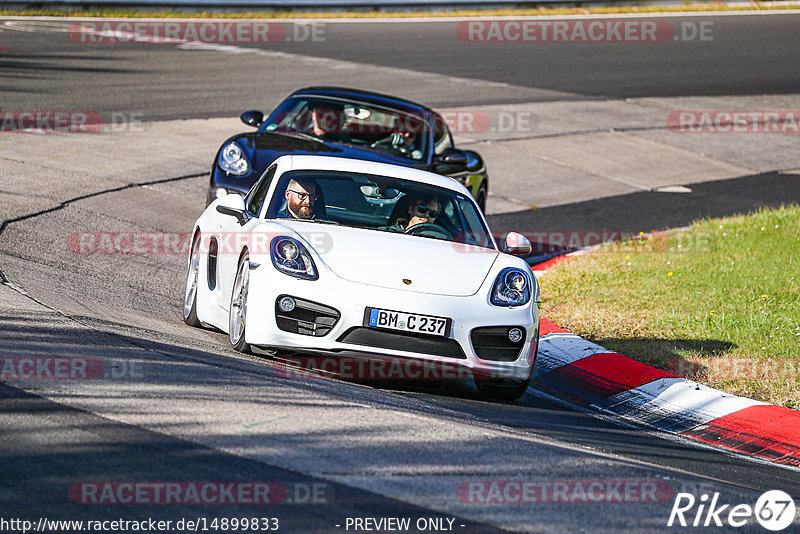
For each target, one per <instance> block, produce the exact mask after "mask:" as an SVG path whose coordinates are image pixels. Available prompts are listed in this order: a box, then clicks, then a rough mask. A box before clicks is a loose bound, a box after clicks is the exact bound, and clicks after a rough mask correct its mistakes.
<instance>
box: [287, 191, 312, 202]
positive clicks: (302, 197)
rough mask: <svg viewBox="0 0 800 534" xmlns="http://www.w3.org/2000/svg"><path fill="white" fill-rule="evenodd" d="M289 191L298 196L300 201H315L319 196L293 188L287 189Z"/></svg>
mask: <svg viewBox="0 0 800 534" xmlns="http://www.w3.org/2000/svg"><path fill="white" fill-rule="evenodd" d="M289 192H290V193H294V194H295V195H297V196H298V197H300V202H305V201H306V199H307V198H308V199H310V200H311V202H316V201H317V199H318V198H319V197H317V195H311V194H309V193H301V192H300V191H295V190H294V189H289Z"/></svg>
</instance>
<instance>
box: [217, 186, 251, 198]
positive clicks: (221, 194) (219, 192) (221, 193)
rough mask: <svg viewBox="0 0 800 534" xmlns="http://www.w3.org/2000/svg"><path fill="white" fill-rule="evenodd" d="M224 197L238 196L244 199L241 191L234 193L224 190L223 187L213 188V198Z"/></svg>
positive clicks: (231, 190)
mask: <svg viewBox="0 0 800 534" xmlns="http://www.w3.org/2000/svg"><path fill="white" fill-rule="evenodd" d="M225 195H239V196H240V197H244V193H242V192H241V191H235V190H233V189H225V188H224V187H215V188H214V198H222V197H224V196H225Z"/></svg>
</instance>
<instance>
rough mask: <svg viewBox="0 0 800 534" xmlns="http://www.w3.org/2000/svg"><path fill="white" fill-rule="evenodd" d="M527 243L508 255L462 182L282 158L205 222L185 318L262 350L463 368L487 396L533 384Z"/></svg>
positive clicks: (197, 235)
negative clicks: (244, 195) (389, 359)
mask: <svg viewBox="0 0 800 534" xmlns="http://www.w3.org/2000/svg"><path fill="white" fill-rule="evenodd" d="M528 252H530V243H529V242H528V241H527V239H525V237H523V236H522V235H520V234H517V233H514V232H512V233H510V234H509V235H508V236H507V237H506V239H505V244H504V247H503V250H502V251H501V250H500V249H499V248H498V246H497V244H496V243H495V240H494V237H493V236H492V234H491V233H490V232H489V229H488V226H487V224H486V220H485V219H484V217H483V214H482V213H481V210H480V209H479V208H478V206H477V205H476V204H475V201H474V199H473V198H472V196H471V195H470V193H469V191H468V190H467V189H466V188H465V187H464V186H463V185H461V184H460V183H458V182H457V181H455V180H453V179H451V178H448V177H444V176H440V175H437V174H433V173H429V172H426V171H421V170H416V169H410V168H406V167H399V166H394V165H387V164H383V163H373V162H368V161H362V160H352V159H345V158H332V157H323V156H282V157H280V158H278V159H277V160H275V162H274V163H273V164H272V165H271V166H270V167H269V169H267V171H266V172H265V173H264V174H263V176H262V177H261V178H260V179H259V180H258V181H257V182H256V183H255V185H253V188H252V189H251V190H250V192H249V193H248V195H247V196H246V197H245V198H242V197H241V196H239V195H227V196H224V197H221V198H219V199H217V200H215V201H214V202H213V203H212V204H211V205H209V206H208V208H206V210H205V212H203V214H202V215H201V216H200V218H199V219H198V220H197V223H196V224H195V228H194V237H193V241H192V249H191V255H190V258H189V272H188V276H187V280H186V292H185V298H184V311H183V316H184V321H185V322H186V323H187V324H189V325H192V326H201V325H204V326H212V327H216V328H218V329H220V330H222V331H224V332H227V333H228V334H229V335H230V341H231V344H232V345H233V347H234V348H235V349H237V350H239V351H249V350H250V349H251V347H252V346H257V347H260V348H265V349H269V350H277V351H284V350H287V351H292V352H294V353H302V354H313V355H316V356H325V357H343V356H346V357H355V358H366V359H370V358H384V359H385V358H387V357H388V358H391V359H393V360H394V359H396V360H399V361H404V362H405V361H410V360H413V361H417V362H420V361H421V362H424V363H426V364H427V363H428V362H436V363H437V364H448V365H454V364H457V366H458V368H459V369H467V370H468V371H470V372H471V374H472V375H473V376H474V377H475V382H476V385H477V387H478V389H479V390H480V391H481V392H482V393H483V394H484V395H486V396H490V397H496V398H504V399H515V398H517V397H519V396H521V395H522V394H523V393H524V392H525V390H526V389H527V387H528V384H529V382H530V378H531V373H532V369H533V366H534V363H535V360H536V350H537V346H538V339H539V286H538V284H537V282H536V279H535V278H534V276H533V274H532V272H531V270H530V267H529V266H528V264H527V263H526V262H525V261H524V260H522V259H521V258H519V257H515V256H514V255H512V254H517V255H519V254H527V253H528Z"/></svg>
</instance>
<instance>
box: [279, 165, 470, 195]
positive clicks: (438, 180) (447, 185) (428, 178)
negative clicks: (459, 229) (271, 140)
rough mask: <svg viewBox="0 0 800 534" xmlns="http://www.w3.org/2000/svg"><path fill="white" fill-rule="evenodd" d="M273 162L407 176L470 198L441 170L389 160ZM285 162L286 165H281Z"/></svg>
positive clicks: (295, 167)
mask: <svg viewBox="0 0 800 534" xmlns="http://www.w3.org/2000/svg"><path fill="white" fill-rule="evenodd" d="M287 160H288V161H287ZM275 163H277V164H278V166H279V167H282V168H283V170H284V171H286V170H292V171H296V170H319V171H342V172H359V173H363V174H372V175H376V176H386V177H389V178H399V179H401V180H410V181H413V182H419V183H423V184H428V185H433V186H436V187H441V188H444V189H449V190H451V191H457V192H459V193H464V194H465V195H466V196H467V197H470V198H471V196H470V194H469V191H468V190H467V189H466V188H465V187H464V186H463V185H461V183H460V182H458V181H457V180H454V179H452V178H449V177H447V176H442V175H440V174H435V173H432V172H428V171H423V170H419V169H414V168H410V167H403V166H400V165H391V164H389V163H377V162H374V161H365V160H361V159H352V158H339V157H331V156H281V157H279V158H278V159H276V160H275ZM287 164H288V165H287ZM284 165H286V166H285V167H284Z"/></svg>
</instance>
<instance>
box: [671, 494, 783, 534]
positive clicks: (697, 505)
mask: <svg viewBox="0 0 800 534" xmlns="http://www.w3.org/2000/svg"><path fill="white" fill-rule="evenodd" d="M796 512H797V507H796V506H795V503H794V501H793V500H792V498H791V497H790V496H789V494H788V493H786V492H783V491H781V490H770V491H767V492H765V493H764V494H763V495H761V496H760V497H759V498H758V500H757V501H756V504H755V506H751V505H749V504H737V505H731V504H722V503H720V502H719V493H716V492H715V493H714V494H713V495H711V496H709V495H708V494H707V493H704V494H703V495H701V496H700V498H699V499H698V498H696V497H695V496H694V495H692V494H691V493H678V494H677V495H676V496H675V502H674V503H673V504H672V512H670V514H669V521H667V526H668V527H671V526H673V525H675V526H678V525H680V526H682V527H687V526H691V527H723V526H724V527H732V528H739V527H743V526H745V525H747V524H748V523H751V522H752V519H753V518H755V520H756V521H758V524H760V525H761V526H762V527H764V528H765V529H767V530H771V531H773V532H778V531H781V530H784V529H785V528H787V527H788V526H789V525H791V524H792V523H794V519H795V514H796Z"/></svg>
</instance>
